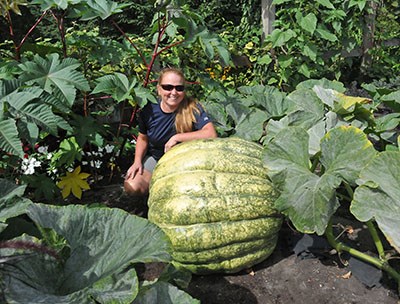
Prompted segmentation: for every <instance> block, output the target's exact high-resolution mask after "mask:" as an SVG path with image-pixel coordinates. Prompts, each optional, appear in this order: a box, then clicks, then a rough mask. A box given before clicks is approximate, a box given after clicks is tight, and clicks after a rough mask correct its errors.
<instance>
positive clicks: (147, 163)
mask: <svg viewBox="0 0 400 304" xmlns="http://www.w3.org/2000/svg"><path fill="white" fill-rule="evenodd" d="M156 164H157V161H156V160H155V159H154V157H152V156H146V157H145V159H144V161H143V174H136V176H135V177H134V178H133V179H129V180H125V182H124V190H125V192H126V194H129V195H135V196H145V195H148V194H149V185H150V180H151V176H152V174H153V171H154V168H155V166H156Z"/></svg>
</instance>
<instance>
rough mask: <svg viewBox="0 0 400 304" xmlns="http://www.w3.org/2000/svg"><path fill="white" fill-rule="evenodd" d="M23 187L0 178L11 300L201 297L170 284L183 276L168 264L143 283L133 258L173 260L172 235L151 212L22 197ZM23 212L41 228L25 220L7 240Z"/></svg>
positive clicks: (4, 270)
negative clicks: (147, 216) (46, 202)
mask: <svg viewBox="0 0 400 304" xmlns="http://www.w3.org/2000/svg"><path fill="white" fill-rule="evenodd" d="M24 189H25V187H22V186H16V185H15V184H13V183H11V182H8V181H6V180H3V179H0V218H1V222H2V226H1V231H2V237H3V242H2V248H1V249H0V251H1V255H2V256H4V257H7V258H8V259H7V263H4V262H2V284H5V285H4V287H5V290H6V291H4V293H3V296H4V298H5V299H6V301H7V302H18V303H23V302H32V301H37V302H51V303H60V302H64V303H115V301H116V299H118V303H132V301H133V300H135V301H139V302H140V301H146V299H148V298H149V297H150V294H152V296H156V297H159V296H160V294H163V296H165V297H168V298H171V299H181V300H182V299H184V300H182V301H185V303H198V301H197V300H195V299H193V298H191V297H190V296H189V295H188V294H186V293H184V292H183V291H181V290H179V289H178V288H176V287H175V286H173V285H171V284H170V283H169V281H171V282H174V280H175V278H176V279H179V280H182V279H183V278H184V277H183V276H182V275H179V273H176V274H175V275H174V273H173V272H172V271H171V270H168V274H165V275H163V279H162V278H161V279H160V280H158V281H156V282H145V284H144V285H146V287H144V288H142V287H141V286H140V285H139V283H142V284H143V282H139V278H138V276H137V273H136V271H135V268H134V266H135V265H136V264H138V263H149V262H164V263H168V262H169V261H170V259H171V258H170V255H169V250H170V244H169V241H168V239H167V238H166V236H165V235H164V233H163V232H162V231H161V230H160V229H159V228H158V227H156V226H155V225H153V224H151V223H150V222H148V221H147V220H146V219H143V218H139V217H136V216H132V215H130V214H128V213H127V212H125V211H123V210H119V209H109V208H99V207H93V208H89V207H85V206H78V205H76V206H73V205H71V206H64V207H55V206H49V205H43V204H34V203H32V202H31V201H29V200H27V199H24V198H23V192H24ZM23 214H24V215H27V216H29V218H30V220H31V221H32V222H34V223H35V225H37V226H38V227H39V229H38V231H39V234H38V233H37V232H38V231H37V229H35V231H33V230H34V227H28V226H26V227H25V229H26V230H24V229H21V228H22V227H21V226H20V227H19V228H20V229H19V231H20V232H19V233H20V234H17V236H14V237H13V238H12V239H8V240H4V236H6V235H7V233H6V232H7V231H6V230H4V229H5V228H7V230H11V229H13V228H15V227H12V226H13V225H17V222H13V221H10V222H8V223H7V224H6V221H7V220H9V219H11V218H13V217H17V216H19V215H23ZM15 231H18V229H17V230H15ZM121 231H123V233H122V234H121ZM37 234H38V237H34V236H33V235H37ZM125 235H129V236H130V237H129V239H126V238H125ZM143 235H147V236H151V237H150V238H149V241H146V242H143V238H142V237H143ZM106 236H107V237H106ZM110 236H111V237H110ZM105 239H107V241H106V242H105V241H104V240H105ZM82 249H83V250H82ZM11 257H13V258H11ZM19 257H24V258H23V259H21V258H19ZM93 257H94V258H93ZM15 269H18V271H15ZM142 284H141V285H142ZM139 291H140V293H139ZM159 293H160V294H159ZM173 302H174V301H173ZM174 303H175V302H174Z"/></svg>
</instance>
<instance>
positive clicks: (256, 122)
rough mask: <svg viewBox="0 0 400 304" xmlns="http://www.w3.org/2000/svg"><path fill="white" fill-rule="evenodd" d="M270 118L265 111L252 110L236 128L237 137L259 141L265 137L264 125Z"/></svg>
mask: <svg viewBox="0 0 400 304" xmlns="http://www.w3.org/2000/svg"><path fill="white" fill-rule="evenodd" d="M267 119H268V116H267V114H266V113H265V112H264V111H261V110H259V109H252V110H251V112H249V113H248V114H247V115H246V117H245V118H244V119H242V120H241V121H240V122H239V123H238V124H237V126H236V128H235V130H236V135H237V136H239V137H241V138H244V139H247V140H250V141H258V140H260V138H261V137H262V135H263V132H264V124H265V122H266V121H267Z"/></svg>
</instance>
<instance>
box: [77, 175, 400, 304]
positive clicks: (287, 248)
mask: <svg viewBox="0 0 400 304" xmlns="http://www.w3.org/2000/svg"><path fill="white" fill-rule="evenodd" d="M121 186H122V182H121V184H112V185H108V186H103V187H98V188H96V189H94V190H90V191H88V192H85V193H84V195H83V198H82V201H81V203H85V202H89V200H90V202H96V203H102V204H106V205H107V206H109V207H113V208H121V209H124V210H126V211H128V212H130V213H132V214H136V215H139V216H142V217H146V216H147V208H146V202H144V201H143V200H135V199H132V198H129V197H127V196H125V195H123V193H122V187H121ZM335 222H336V227H337V233H338V234H341V239H342V240H343V241H345V242H346V243H349V244H350V245H351V246H354V247H355V248H357V249H359V250H362V251H369V250H371V252H373V244H372V243H371V241H370V240H369V236H368V235H367V229H366V227H364V226H362V225H361V226H356V222H355V221H354V226H353V222H352V219H351V218H350V217H347V216H346V215H345V216H341V217H337V218H335ZM358 225H360V224H358ZM345 264H348V265H345ZM143 266H144V268H143V269H141V270H139V271H140V272H142V273H141V276H142V278H144V279H149V280H151V279H154V278H156V277H157V276H158V275H159V273H160V272H161V271H162V269H163V267H164V265H163V264H159V263H155V264H148V265H143ZM186 291H187V292H188V293H189V294H190V295H192V296H193V297H194V298H196V299H199V300H201V303H205V304H213V303H235V304H241V303H246V304H252V303H260V304H269V303H363V304H368V303H371V304H372V303H374V304H375V303H385V304H397V303H399V294H398V291H397V290H396V284H395V282H394V281H393V280H390V279H389V278H388V277H387V275H386V274H385V273H382V272H381V271H379V270H377V269H376V268H374V267H372V266H371V267H369V265H367V264H360V263H358V261H357V260H355V259H350V260H349V257H348V256H346V255H342V256H341V257H340V258H339V257H338V255H337V254H336V252H334V251H332V249H331V248H330V246H329V245H328V244H327V243H326V241H325V239H324V238H323V237H318V236H310V235H303V234H300V233H298V232H296V231H295V230H294V229H292V228H291V227H290V225H289V224H288V223H284V225H283V227H282V229H281V231H280V235H279V241H278V245H277V247H276V249H275V250H274V252H273V254H272V255H271V256H270V257H269V258H268V259H267V260H265V261H264V262H262V263H260V264H258V265H256V266H254V267H253V268H251V269H247V270H246V271H242V272H239V273H236V274H229V275H223V274H213V275H206V276H197V275H194V276H193V277H192V280H191V283H190V284H189V287H188V289H187V290H186Z"/></svg>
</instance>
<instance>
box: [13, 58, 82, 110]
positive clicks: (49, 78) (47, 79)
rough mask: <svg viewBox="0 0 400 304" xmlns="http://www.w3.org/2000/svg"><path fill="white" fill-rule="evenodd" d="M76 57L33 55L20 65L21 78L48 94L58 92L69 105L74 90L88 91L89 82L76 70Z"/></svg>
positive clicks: (73, 99) (73, 98)
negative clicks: (30, 59)
mask: <svg viewBox="0 0 400 304" xmlns="http://www.w3.org/2000/svg"><path fill="white" fill-rule="evenodd" d="M79 65H80V64H79V63H78V61H77V60H76V59H73V58H65V59H63V60H62V61H60V59H59V55H58V54H49V55H47V57H46V58H42V57H40V56H38V55H35V57H34V59H33V61H27V62H24V63H22V64H21V65H20V68H21V69H22V70H23V74H22V75H21V80H22V81H25V82H27V83H28V84H38V85H39V86H40V87H41V88H43V90H45V91H46V92H48V93H49V94H53V93H54V94H60V95H62V96H63V97H64V98H65V103H66V106H68V107H71V106H72V105H73V103H74V101H75V98H76V90H77V89H79V90H83V91H89V89H90V88H89V84H88V82H87V80H86V79H85V77H84V76H83V74H82V73H81V72H79V71H77V68H78V67H79Z"/></svg>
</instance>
